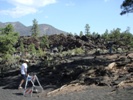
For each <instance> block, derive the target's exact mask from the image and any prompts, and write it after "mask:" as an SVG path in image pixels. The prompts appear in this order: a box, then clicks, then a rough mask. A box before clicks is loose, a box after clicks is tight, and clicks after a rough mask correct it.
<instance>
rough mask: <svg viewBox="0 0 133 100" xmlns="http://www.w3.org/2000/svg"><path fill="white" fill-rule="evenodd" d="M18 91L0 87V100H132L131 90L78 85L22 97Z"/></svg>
mask: <svg viewBox="0 0 133 100" xmlns="http://www.w3.org/2000/svg"><path fill="white" fill-rule="evenodd" d="M22 93H23V91H22V90H18V89H3V87H0V100H133V95H132V94H133V88H131V87H130V89H128V88H126V89H119V90H116V91H113V90H112V88H110V87H106V86H104V87H99V86H95V85H91V86H82V85H78V84H72V85H68V86H67V85H65V86H63V87H61V88H60V89H56V90H52V91H51V90H48V89H44V91H43V92H42V93H33V96H32V97H31V96H30V95H26V96H23V95H22Z"/></svg>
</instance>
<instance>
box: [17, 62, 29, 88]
mask: <svg viewBox="0 0 133 100" xmlns="http://www.w3.org/2000/svg"><path fill="white" fill-rule="evenodd" d="M28 63H29V60H28V59H26V60H24V61H23V64H22V65H21V82H20V84H19V87H18V89H22V85H23V83H24V82H25V80H26V78H27V76H28V73H27V68H28Z"/></svg>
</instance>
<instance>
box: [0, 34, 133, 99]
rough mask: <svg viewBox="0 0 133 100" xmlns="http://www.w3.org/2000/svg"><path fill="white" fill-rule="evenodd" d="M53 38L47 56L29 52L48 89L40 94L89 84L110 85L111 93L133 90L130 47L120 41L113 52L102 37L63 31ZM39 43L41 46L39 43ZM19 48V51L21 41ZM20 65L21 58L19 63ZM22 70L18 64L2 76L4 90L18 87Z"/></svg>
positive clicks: (33, 70) (32, 68)
mask: <svg viewBox="0 0 133 100" xmlns="http://www.w3.org/2000/svg"><path fill="white" fill-rule="evenodd" d="M21 38H22V37H21ZM40 39H41V38H40ZM49 40H51V41H49V43H50V46H51V48H50V49H47V48H44V49H45V50H47V51H48V52H47V53H46V55H45V56H41V57H34V56H33V55H30V54H27V55H28V56H27V58H28V59H29V60H30V64H29V69H28V71H29V73H30V74H33V73H35V74H36V75H37V76H38V78H39V80H40V83H41V84H42V86H43V88H44V92H43V93H44V94H40V95H39V96H40V97H43V96H44V95H45V96H51V95H52V96H54V95H61V94H62V93H64V94H66V93H69V92H75V91H82V90H86V89H88V88H89V86H94V87H101V88H103V87H108V88H110V92H117V91H119V90H120V91H121V89H122V90H125V89H129V90H131V91H132V87H133V52H132V51H128V49H129V48H127V47H126V46H124V45H120V44H117V42H116V43H115V44H114V48H115V49H114V50H113V52H112V53H111V54H110V53H108V49H107V48H106V44H107V43H106V42H105V41H104V40H102V39H100V38H99V37H86V36H82V37H78V36H76V37H74V36H71V35H68V36H65V35H62V34H61V35H52V36H50V37H49ZM35 41H38V40H34V39H31V38H26V39H25V41H24V44H25V46H26V45H29V43H31V42H32V43H33V42H35ZM35 43H36V45H35V46H36V48H38V45H39V42H35ZM60 46H61V48H59V47H60ZM16 48H18V50H19V44H17V46H16ZM55 48H56V49H55ZM77 48H80V49H77ZM73 49H75V50H76V51H75V50H74V51H73ZM20 65H21V62H20V60H18V62H17V65H16V66H20ZM13 66H14V65H13ZM11 67H12V66H11ZM19 70H20V69H19V67H16V68H15V70H14V69H13V70H9V71H7V72H5V73H4V74H3V76H1V78H0V81H1V82H0V86H1V87H3V89H17V87H18V84H19V81H20V71H19ZM72 87H75V88H72ZM98 89H99V88H98ZM88 91H89V90H88ZM81 94H82V93H81ZM119 99H120V98H119ZM119 99H118V100H119ZM86 100H87V99H86ZM90 100H91V99H90ZM97 100H99V99H97ZM110 100H111V99H110ZM112 100H114V99H112ZM120 100H121V99H120Z"/></svg>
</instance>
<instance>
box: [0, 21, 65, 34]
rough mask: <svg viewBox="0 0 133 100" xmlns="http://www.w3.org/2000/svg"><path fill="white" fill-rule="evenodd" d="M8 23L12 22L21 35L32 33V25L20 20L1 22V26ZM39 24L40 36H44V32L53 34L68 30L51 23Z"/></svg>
mask: <svg viewBox="0 0 133 100" xmlns="http://www.w3.org/2000/svg"><path fill="white" fill-rule="evenodd" d="M8 24H12V25H13V27H14V29H15V31H16V32H18V33H20V36H30V35H31V27H32V26H25V25H23V24H22V23H20V22H6V23H2V22H0V28H3V27H5V26H6V25H8ZM38 26H39V32H40V36H43V35H44V34H47V35H52V34H60V33H63V34H66V33H67V32H65V31H62V30H59V29H57V28H55V27H53V26H51V25H48V24H38Z"/></svg>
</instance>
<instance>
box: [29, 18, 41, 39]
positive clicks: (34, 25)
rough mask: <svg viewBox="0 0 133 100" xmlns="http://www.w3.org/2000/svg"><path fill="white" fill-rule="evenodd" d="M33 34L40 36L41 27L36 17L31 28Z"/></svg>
mask: <svg viewBox="0 0 133 100" xmlns="http://www.w3.org/2000/svg"><path fill="white" fill-rule="evenodd" d="M31 32H32V36H34V37H38V36H39V27H38V22H37V20H36V19H34V20H33V26H32V28H31Z"/></svg>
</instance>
